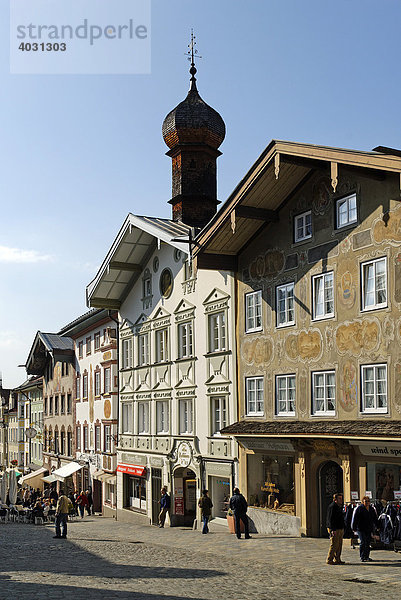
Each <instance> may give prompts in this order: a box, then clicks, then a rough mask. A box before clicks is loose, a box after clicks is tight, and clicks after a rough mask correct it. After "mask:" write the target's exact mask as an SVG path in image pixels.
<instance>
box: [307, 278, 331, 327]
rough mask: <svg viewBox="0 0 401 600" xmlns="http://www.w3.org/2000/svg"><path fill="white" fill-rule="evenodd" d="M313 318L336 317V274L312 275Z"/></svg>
mask: <svg viewBox="0 0 401 600" xmlns="http://www.w3.org/2000/svg"><path fill="white" fill-rule="evenodd" d="M312 295H313V318H314V319H326V318H328V317H334V274H333V272H330V273H322V274H321V275H315V276H314V277H312Z"/></svg>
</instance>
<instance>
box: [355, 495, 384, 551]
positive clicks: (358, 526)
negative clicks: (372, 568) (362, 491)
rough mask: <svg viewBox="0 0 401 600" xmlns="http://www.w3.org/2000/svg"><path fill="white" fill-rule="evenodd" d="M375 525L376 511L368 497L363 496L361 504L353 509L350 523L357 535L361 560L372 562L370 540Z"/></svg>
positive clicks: (376, 521)
mask: <svg viewBox="0 0 401 600" xmlns="http://www.w3.org/2000/svg"><path fill="white" fill-rule="evenodd" d="M377 525H378V520H377V514H376V511H375V509H374V508H373V506H371V505H370V498H369V497H368V496H364V497H363V498H362V504H361V505H360V506H358V507H357V508H356V509H355V510H354V514H353V517H352V524H351V527H352V529H353V531H356V532H357V534H358V537H359V555H360V557H361V561H362V562H372V559H371V558H370V557H369V554H370V541H371V539H372V533H373V531H374V528H375V526H376V527H377Z"/></svg>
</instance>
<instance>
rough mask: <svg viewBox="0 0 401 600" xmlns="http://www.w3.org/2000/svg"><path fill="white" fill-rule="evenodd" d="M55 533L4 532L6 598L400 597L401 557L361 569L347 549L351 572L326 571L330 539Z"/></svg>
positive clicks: (112, 525) (215, 529)
mask: <svg viewBox="0 0 401 600" xmlns="http://www.w3.org/2000/svg"><path fill="white" fill-rule="evenodd" d="M53 534H54V530H53V528H52V527H50V526H33V525H23V524H6V525H1V526H0V564H1V574H0V598H1V600H9V599H10V598H21V599H45V598H46V599H48V598H51V599H52V600H57V599H64V598H75V599H76V598H86V599H90V598H119V599H123V598H132V599H133V600H156V599H158V598H164V599H173V598H174V599H179V600H186V599H189V598H193V599H198V600H206V599H220V598H230V599H231V598H232V599H238V600H247V599H249V598H252V599H255V600H262V599H267V598H277V597H281V598H283V599H285V600H287V599H289V600H290V599H293V598H294V599H298V598H309V599H317V598H322V599H323V598H327V597H330V596H332V597H336V598H347V600H362V599H364V598H366V596H367V594H368V595H369V597H380V598H381V599H382V600H391V599H393V598H394V599H395V598H397V599H398V598H399V581H400V574H401V571H400V567H401V554H397V553H395V552H392V551H384V550H377V551H374V552H372V557H373V559H374V562H373V563H367V564H361V563H360V562H359V560H358V558H359V556H358V551H357V550H352V549H351V548H350V546H349V540H347V541H346V542H345V551H344V553H343V559H344V560H345V561H346V562H347V564H346V565H343V566H340V565H339V566H328V565H326V564H325V557H326V554H327V548H328V541H327V540H321V539H306V538H301V539H289V538H271V537H270V538H267V537H266V536H262V535H255V536H254V537H253V538H252V539H250V540H244V539H242V540H241V541H239V540H237V539H236V538H235V537H234V536H233V535H230V534H229V533H228V531H227V529H225V528H223V527H220V526H216V525H214V526H213V525H212V529H211V533H210V534H209V535H207V536H203V535H201V534H200V532H199V531H192V530H190V529H181V528H165V529H163V530H160V529H158V528H155V527H150V526H146V525H143V524H141V523H137V524H126V523H122V522H117V523H116V522H114V520H113V519H105V518H101V517H89V518H85V520H84V521H80V520H77V521H75V522H73V523H69V535H68V539H67V540H57V539H53V537H52V536H53Z"/></svg>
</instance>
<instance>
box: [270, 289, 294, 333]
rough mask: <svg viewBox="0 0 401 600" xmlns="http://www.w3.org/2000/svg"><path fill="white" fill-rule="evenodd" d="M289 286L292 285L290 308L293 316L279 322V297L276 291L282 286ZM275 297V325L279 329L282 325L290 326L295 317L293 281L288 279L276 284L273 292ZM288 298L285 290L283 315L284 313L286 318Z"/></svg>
mask: <svg viewBox="0 0 401 600" xmlns="http://www.w3.org/2000/svg"><path fill="white" fill-rule="evenodd" d="M290 286H292V304H293V306H292V310H293V316H294V318H293V319H292V320H291V321H290V320H285V321H283V322H282V323H279V316H280V311H279V299H278V293H279V290H281V289H283V288H289V287H290ZM275 297H276V306H275V308H276V327H277V328H278V329H281V328H282V327H290V326H292V325H295V323H296V318H295V281H289V282H287V283H283V284H280V285H277V286H276V293H275ZM289 298H290V296H289V295H288V294H287V291H286V295H285V315H286V319H287V315H288V312H289V310H290V308H289V307H288V299H289Z"/></svg>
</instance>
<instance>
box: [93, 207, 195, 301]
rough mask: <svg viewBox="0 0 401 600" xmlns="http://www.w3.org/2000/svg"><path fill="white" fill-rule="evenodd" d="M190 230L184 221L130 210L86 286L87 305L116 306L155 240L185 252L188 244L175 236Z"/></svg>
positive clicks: (149, 253)
mask: <svg viewBox="0 0 401 600" xmlns="http://www.w3.org/2000/svg"><path fill="white" fill-rule="evenodd" d="M190 230H191V228H190V227H189V226H188V225H184V224H183V223H179V222H176V221H171V220H170V219H159V218H157V217H143V216H136V215H133V214H131V213H130V214H129V215H128V216H127V218H126V219H125V221H124V223H123V225H122V227H121V229H120V231H119V233H118V235H117V237H116V238H115V240H114V242H113V244H112V246H111V248H110V250H109V252H108V253H107V256H106V258H105V259H104V261H103V263H102V265H101V267H100V269H99V271H98V273H97V275H96V277H95V278H94V279H93V281H91V283H90V284H89V285H88V286H87V288H86V302H87V305H88V306H92V307H100V308H110V309H118V308H119V307H120V306H121V303H122V302H123V301H124V299H125V298H126V296H127V294H128V292H129V291H130V289H131V288H132V286H133V284H134V283H135V281H137V279H138V278H139V277H140V275H141V272H142V270H143V269H144V267H145V265H146V263H147V261H148V260H149V258H150V256H151V255H152V253H153V252H154V250H155V249H156V248H157V244H158V243H160V242H165V243H166V244H169V245H170V246H173V247H174V248H177V249H179V250H181V251H182V252H185V253H186V254H188V253H189V246H188V244H187V243H185V242H184V241H182V242H181V241H180V240H179V238H181V237H182V238H184V237H187V236H188V235H189V232H190Z"/></svg>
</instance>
